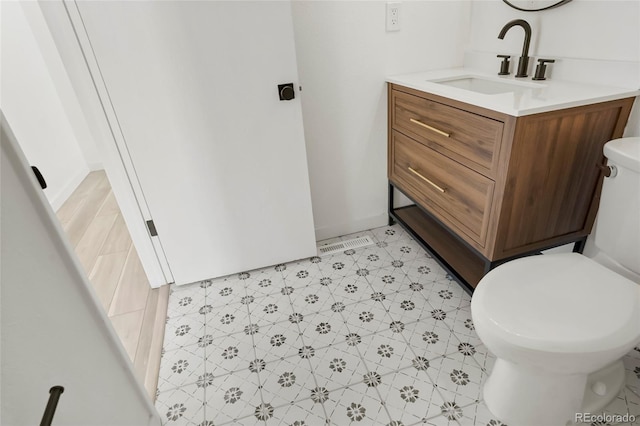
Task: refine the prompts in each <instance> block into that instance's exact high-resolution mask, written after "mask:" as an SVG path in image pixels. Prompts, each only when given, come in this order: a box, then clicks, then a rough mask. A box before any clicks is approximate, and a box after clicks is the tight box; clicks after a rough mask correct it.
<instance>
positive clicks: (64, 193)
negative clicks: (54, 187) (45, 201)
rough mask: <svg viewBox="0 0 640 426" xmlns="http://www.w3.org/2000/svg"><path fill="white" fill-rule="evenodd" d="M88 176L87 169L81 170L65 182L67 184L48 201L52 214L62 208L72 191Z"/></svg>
mask: <svg viewBox="0 0 640 426" xmlns="http://www.w3.org/2000/svg"><path fill="white" fill-rule="evenodd" d="M88 174H89V168H83V169H82V170H80V171H79V172H78V173H76V175H75V176H74V177H73V178H71V179H70V180H69V181H68V182H67V184H66V185H65V186H64V187H63V188H62V189H61V190H60V191H58V193H57V194H55V195H53V196H52V197H51V198H50V199H49V204H51V208H52V209H53V211H54V212H57V211H58V209H60V207H62V205H63V204H64V202H65V201H67V198H69V197H70V196H71V194H73V191H75V190H76V188H77V187H78V185H80V183H81V182H82V181H83V180H84V178H86V177H87V175H88Z"/></svg>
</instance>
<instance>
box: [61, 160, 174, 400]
mask: <svg viewBox="0 0 640 426" xmlns="http://www.w3.org/2000/svg"><path fill="white" fill-rule="evenodd" d="M57 216H58V219H59V220H60V222H61V223H62V226H63V228H64V230H65V231H66V233H67V236H68V237H69V240H70V241H71V244H72V245H73V247H74V248H75V251H76V254H77V256H78V258H79V259H80V262H81V263H82V266H83V267H84V269H85V272H86V273H87V276H88V277H89V281H91V283H92V284H93V287H94V289H95V291H96V293H97V295H98V298H99V299H100V301H101V302H102V305H103V307H104V310H105V312H106V313H107V315H108V317H109V319H111V324H112V325H113V327H114V328H115V330H116V332H117V334H118V336H119V337H120V340H121V341H122V344H123V346H124V348H125V349H126V351H127V353H128V354H129V357H130V358H131V362H132V363H133V366H134V369H135V372H136V375H137V376H138V379H139V380H140V381H141V382H142V383H144V386H145V388H146V389H147V392H149V395H150V396H151V398H152V400H155V394H156V388H157V386H158V372H159V370H160V354H161V352H162V343H163V337H164V325H165V319H166V316H167V304H168V298H169V286H163V287H161V288H158V289H151V288H150V287H149V282H148V280H147V277H146V275H145V273H144V270H143V269H142V265H141V264H140V259H139V258H138V253H137V252H136V249H135V247H134V246H133V244H132V242H131V237H130V235H129V231H128V230H127V226H126V224H125V222H124V219H123V217H122V214H121V213H120V209H119V208H118V204H117V203H116V199H115V197H114V196H113V192H112V190H111V186H110V185H109V181H108V179H107V176H106V174H105V173H104V171H95V172H91V173H89V175H88V176H87V177H86V178H85V179H84V181H82V183H81V184H80V185H79V186H78V188H77V189H76V190H75V191H74V192H73V194H71V196H70V197H69V198H68V199H67V201H66V202H65V203H64V204H63V205H62V207H60V209H59V210H58V212H57Z"/></svg>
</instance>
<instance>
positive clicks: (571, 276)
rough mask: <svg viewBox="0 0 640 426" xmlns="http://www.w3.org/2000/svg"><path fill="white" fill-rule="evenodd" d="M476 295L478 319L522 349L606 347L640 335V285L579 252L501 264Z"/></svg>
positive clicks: (566, 350) (580, 350)
mask: <svg viewBox="0 0 640 426" xmlns="http://www.w3.org/2000/svg"><path fill="white" fill-rule="evenodd" d="M473 299H474V300H473V309H474V320H476V321H482V322H483V323H484V324H483V325H484V326H486V327H489V328H490V329H491V331H492V334H493V335H494V336H495V337H497V338H500V339H502V340H504V341H506V342H508V343H509V344H510V345H512V346H517V347H521V348H523V349H530V350H536V351H542V352H554V353H566V354H568V353H589V352H600V351H607V350H609V349H614V348H617V347H619V346H621V345H625V344H627V343H628V342H630V341H632V340H634V339H637V338H638V334H639V333H638V330H639V329H640V286H639V285H638V284H636V283H634V282H632V281H630V280H628V279H626V278H624V277H622V276H620V275H618V274H616V273H614V272H612V271H610V270H609V269H607V268H605V267H603V266H601V265H600V264H598V263H596V262H595V261H592V260H591V259H589V258H587V257H585V256H583V255H580V254H576V253H567V254H561V255H551V256H548V255H540V256H531V257H527V258H522V259H518V260H514V261H511V262H508V263H506V264H503V265H501V266H500V267H498V268H497V269H494V270H492V271H491V272H489V273H488V274H487V275H486V276H485V277H484V278H483V279H482V280H481V281H480V283H479V284H478V287H477V288H476V290H475V291H474V295H473Z"/></svg>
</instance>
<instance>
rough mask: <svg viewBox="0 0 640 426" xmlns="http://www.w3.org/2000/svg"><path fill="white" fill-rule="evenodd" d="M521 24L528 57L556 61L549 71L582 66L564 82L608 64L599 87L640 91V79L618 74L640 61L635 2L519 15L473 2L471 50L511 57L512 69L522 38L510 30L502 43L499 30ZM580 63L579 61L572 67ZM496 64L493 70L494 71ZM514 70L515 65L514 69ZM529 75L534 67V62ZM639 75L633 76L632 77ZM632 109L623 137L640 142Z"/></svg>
mask: <svg viewBox="0 0 640 426" xmlns="http://www.w3.org/2000/svg"><path fill="white" fill-rule="evenodd" d="M517 18H521V19H525V20H526V21H527V22H529V24H531V27H532V30H533V36H532V40H531V48H530V54H529V56H535V57H537V58H540V57H543V58H552V59H553V58H560V61H559V62H557V63H556V64H553V65H551V66H550V70H551V72H553V68H554V67H555V68H558V67H563V66H565V64H563V60H564V62H565V63H566V62H569V61H567V59H569V60H573V59H575V60H592V62H591V63H589V61H584V62H583V63H584V66H583V68H582V69H578V70H576V72H574V73H573V75H566V76H564V77H563V78H567V79H569V78H572V77H574V78H577V79H581V78H584V77H585V75H587V74H589V73H590V72H592V71H593V68H595V67H599V62H604V61H612V62H617V64H613V70H612V71H613V72H611V73H608V72H601V75H600V76H597V77H599V78H600V82H601V83H602V84H608V85H612V86H623V87H636V88H637V87H640V75H634V76H630V77H627V78H624V79H622V80H621V79H620V78H619V77H618V76H617V75H616V71H619V69H620V68H623V67H627V66H628V65H629V63H635V65H636V70H637V63H638V62H639V61H640V1H638V0H623V1H614V0H606V1H605V0H599V1H598V0H573V1H572V2H571V3H568V4H566V5H564V6H562V7H559V8H556V9H551V10H547V11H543V12H519V11H517V10H514V9H512V8H510V7H508V6H507V5H505V4H504V3H503V2H502V1H497V0H494V1H478V0H476V1H473V4H472V7H471V32H470V37H469V49H470V50H474V51H479V52H488V53H492V54H497V53H501V54H512V55H513V56H514V57H513V58H512V59H514V64H517V57H518V56H520V52H521V51H522V42H523V37H524V32H523V31H522V29H520V28H512V29H510V30H509V32H508V33H507V35H506V37H505V38H504V40H500V39H498V33H499V32H500V29H501V28H502V27H503V26H504V24H506V23H507V22H509V21H510V20H512V19H517ZM576 62H578V61H576ZM498 66H499V65H498V59H497V58H496V63H495V67H496V70H497V69H498ZM512 66H515V65H512ZM530 66H531V67H532V68H531V69H532V70H533V69H534V68H533V66H535V62H534V60H533V59H532V60H531V61H530ZM636 74H637V71H636ZM637 104H638V102H636V105H635V107H634V110H633V112H632V116H631V118H630V120H629V123H628V125H627V129H626V131H625V136H640V107H639V106H638V105H637Z"/></svg>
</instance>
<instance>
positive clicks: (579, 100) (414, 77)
mask: <svg viewBox="0 0 640 426" xmlns="http://www.w3.org/2000/svg"><path fill="white" fill-rule="evenodd" d="M465 77H474V78H476V79H477V80H475V81H474V82H473V83H478V87H479V89H480V90H484V89H487V90H486V91H489V92H491V91H498V92H499V91H502V92H503V93H496V94H490V93H489V94H488V93H479V92H476V91H471V90H467V89H463V88H460V87H455V86H452V85H448V84H440V83H438V82H437V81H441V82H442V81H447V80H456V79H460V78H465ZM387 82H389V83H395V84H399V85H402V86H406V87H409V88H411V89H416V90H420V91H423V92H427V93H431V94H434V95H439V96H443V97H446V98H449V99H453V100H456V101H460V102H465V103H468V104H471V105H476V106H479V107H483V108H487V109H491V110H494V111H498V112H502V113H505V114H508V115H512V116H516V117H517V116H523V115H529V114H536V113H540V112H547V111H554V110H558V109H563V108H570V107H576V106H581V105H588V104H593V103H597V102H605V101H612V100H616V99H623V98H628V97H633V96H638V95H640V90H638V88H624V87H611V86H601V85H595V84H585V83H572V82H568V81H561V80H554V79H552V78H550V79H548V80H543V81H533V80H531V76H529V77H526V78H515V77H514V76H513V74H511V75H508V76H498V75H497V74H488V73H486V72H481V71H476V70H473V69H468V68H455V69H448V70H439V71H427V72H419V73H413V74H404V75H394V76H390V77H387ZM459 83H460V85H464V84H465V83H470V81H459ZM493 83H497V84H493ZM504 83H506V84H509V85H510V86H502V84H504ZM450 84H457V83H455V82H454V83H450ZM501 89H503V90H501Z"/></svg>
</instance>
